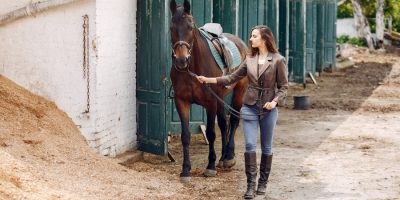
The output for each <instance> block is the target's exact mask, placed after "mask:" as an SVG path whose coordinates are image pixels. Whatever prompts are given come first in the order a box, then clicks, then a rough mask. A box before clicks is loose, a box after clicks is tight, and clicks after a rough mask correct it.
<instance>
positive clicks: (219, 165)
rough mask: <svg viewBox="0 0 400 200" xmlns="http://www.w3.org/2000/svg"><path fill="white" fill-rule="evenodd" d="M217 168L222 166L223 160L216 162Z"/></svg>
mask: <svg viewBox="0 0 400 200" xmlns="http://www.w3.org/2000/svg"><path fill="white" fill-rule="evenodd" d="M217 167H218V168H223V167H224V161H222V160H220V161H219V162H218V164H217Z"/></svg>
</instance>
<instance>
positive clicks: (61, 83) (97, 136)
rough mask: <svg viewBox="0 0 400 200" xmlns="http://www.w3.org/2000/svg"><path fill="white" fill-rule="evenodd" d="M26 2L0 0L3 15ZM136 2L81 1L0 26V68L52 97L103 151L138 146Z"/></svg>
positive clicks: (27, 1)
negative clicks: (86, 48) (86, 50)
mask: <svg viewBox="0 0 400 200" xmlns="http://www.w3.org/2000/svg"><path fill="white" fill-rule="evenodd" d="M36 1H37V0H36ZM29 2H30V0H13V1H9V0H0V5H1V6H0V14H5V13H8V12H10V11H12V10H15V9H18V8H21V7H23V6H26V5H27V4H28V3H29ZM34 2H35V1H34ZM136 2H137V1H136V0H113V1H112V2H110V1H106V0H81V1H77V2H75V3H72V4H69V5H65V6H61V7H57V8H53V9H51V10H48V11H45V12H43V13H39V14H37V15H36V16H34V17H33V16H32V17H25V18H23V19H19V20H17V21H14V22H11V23H9V24H6V25H3V26H0V73H1V74H2V75H4V76H6V77H7V78H9V79H11V80H13V81H15V82H16V83H18V84H19V85H21V86H23V87H25V88H27V89H29V90H30V91H32V92H33V93H35V94H38V95H41V96H43V97H45V98H47V99H49V100H51V101H54V102H55V103H56V104H57V106H58V107H59V108H60V109H62V110H63V111H65V112H66V113H67V114H68V115H69V116H70V117H71V118H72V120H73V121H74V122H75V124H76V125H77V126H78V127H79V128H80V130H81V132H82V134H83V135H84V136H85V138H86V139H87V140H88V143H89V145H90V146H92V147H94V148H95V149H96V150H97V151H98V152H99V153H101V154H103V155H110V156H115V155H116V154H118V153H122V152H124V151H126V150H128V149H131V148H134V147H135V145H136V118H135V117H136V110H135V109H136V98H135V85H136V81H135V79H134V77H135V62H136V61H135V50H136V46H135V42H136V30H135V28H136V19H135V17H136ZM85 14H88V15H89V32H90V33H89V37H90V59H89V60H90V106H91V109H90V112H89V113H88V114H84V113H83V112H84V111H85V110H86V103H87V80H86V79H84V78H83V66H82V65H83V28H82V24H83V17H82V16H83V15H85Z"/></svg>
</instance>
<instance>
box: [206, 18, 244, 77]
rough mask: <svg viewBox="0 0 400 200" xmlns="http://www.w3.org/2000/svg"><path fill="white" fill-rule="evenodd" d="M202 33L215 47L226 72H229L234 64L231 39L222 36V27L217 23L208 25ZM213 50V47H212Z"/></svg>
mask: <svg viewBox="0 0 400 200" xmlns="http://www.w3.org/2000/svg"><path fill="white" fill-rule="evenodd" d="M200 30H202V31H201V33H202V35H203V36H204V37H206V39H209V40H210V41H211V43H212V45H213V47H214V48H215V49H216V50H217V52H218V54H219V56H220V57H221V58H222V61H223V65H224V71H225V70H228V71H229V68H230V67H236V66H232V64H234V63H233V62H234V55H233V52H232V51H231V49H230V48H229V42H231V41H229V39H228V38H227V37H225V36H224V35H223V34H222V27H221V25H220V24H217V23H207V24H205V25H204V26H203V27H201V28H200ZM210 48H211V47H210Z"/></svg>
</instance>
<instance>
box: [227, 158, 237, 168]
mask: <svg viewBox="0 0 400 200" xmlns="http://www.w3.org/2000/svg"><path fill="white" fill-rule="evenodd" d="M235 164H236V160H235V159H232V160H224V168H231V167H233V166H235Z"/></svg>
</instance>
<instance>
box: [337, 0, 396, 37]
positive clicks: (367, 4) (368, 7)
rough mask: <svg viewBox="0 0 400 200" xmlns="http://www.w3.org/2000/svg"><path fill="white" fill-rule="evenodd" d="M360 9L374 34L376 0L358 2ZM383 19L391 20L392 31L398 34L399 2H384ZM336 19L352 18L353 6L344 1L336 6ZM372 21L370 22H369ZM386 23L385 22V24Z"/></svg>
mask: <svg viewBox="0 0 400 200" xmlns="http://www.w3.org/2000/svg"><path fill="white" fill-rule="evenodd" d="M360 4H361V9H362V12H363V14H364V15H365V17H367V18H369V19H370V20H369V22H370V26H371V30H372V32H375V20H374V19H373V18H375V16H376V5H377V0H360ZM383 10H384V13H385V18H389V17H392V18H393V24H392V25H393V30H394V31H396V32H400V1H399V0H385V2H384V8H383ZM337 17H338V18H349V17H354V16H353V5H352V3H351V0H346V1H345V2H344V3H342V4H340V5H339V6H338V13H337ZM371 19H372V20H371ZM385 23H387V22H385Z"/></svg>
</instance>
